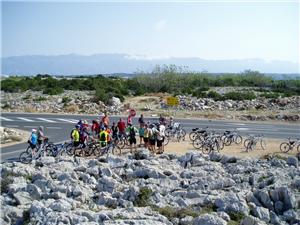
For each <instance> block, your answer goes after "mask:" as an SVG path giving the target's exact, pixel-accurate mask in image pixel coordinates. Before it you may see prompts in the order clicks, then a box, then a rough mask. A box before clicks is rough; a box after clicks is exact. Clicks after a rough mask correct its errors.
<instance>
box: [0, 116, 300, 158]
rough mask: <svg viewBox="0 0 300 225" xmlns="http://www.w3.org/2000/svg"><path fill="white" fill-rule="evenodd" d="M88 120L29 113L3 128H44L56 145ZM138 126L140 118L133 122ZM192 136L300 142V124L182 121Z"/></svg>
mask: <svg viewBox="0 0 300 225" xmlns="http://www.w3.org/2000/svg"><path fill="white" fill-rule="evenodd" d="M81 118H83V119H87V120H88V121H89V122H91V120H92V119H94V118H96V116H79V115H59V114H29V113H28V114H26V113H2V114H1V116H0V120H1V124H2V126H4V127H11V128H17V129H22V130H28V131H30V130H31V129H32V128H37V127H38V126H40V125H42V126H44V128H45V134H46V135H47V136H48V137H49V138H50V140H51V141H53V142H61V141H64V140H66V139H68V138H69V135H70V131H71V129H72V128H73V127H74V125H75V124H76V123H77V121H78V120H79V119H81ZM119 118H120V117H119V116H111V122H113V121H117V120H118V119H119ZM146 120H150V121H157V118H146ZM133 122H134V123H136V124H137V118H135V119H134V120H133ZM178 122H180V123H182V124H183V126H184V127H185V128H186V130H187V131H188V132H189V131H191V129H192V128H194V127H206V126H207V127H209V128H210V129H211V130H215V131H217V132H222V131H225V130H232V129H235V128H237V129H238V130H239V131H240V133H241V135H242V136H243V135H247V134H264V135H265V137H268V138H277V139H284V138H287V137H293V138H300V132H299V131H300V125H299V124H283V123H278V124H275V123H262V122H255V123H254V122H237V121H224V120H196V119H180V120H178ZM26 147H27V144H26V143H23V144H18V145H14V146H10V147H5V148H2V149H1V161H4V160H6V161H14V160H16V159H17V157H18V156H19V154H20V152H22V151H23V150H24V149H25V148H26Z"/></svg>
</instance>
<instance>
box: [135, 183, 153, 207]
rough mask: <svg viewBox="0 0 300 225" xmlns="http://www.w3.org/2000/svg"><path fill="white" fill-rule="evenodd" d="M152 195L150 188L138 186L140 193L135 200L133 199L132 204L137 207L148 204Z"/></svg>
mask: <svg viewBox="0 0 300 225" xmlns="http://www.w3.org/2000/svg"><path fill="white" fill-rule="evenodd" d="M151 195H152V190H151V189H149V188H147V187H142V188H140V193H139V194H138V196H137V198H136V200H135V201H134V205H136V206H138V207H145V206H149V205H150V203H149V200H150V197H151Z"/></svg>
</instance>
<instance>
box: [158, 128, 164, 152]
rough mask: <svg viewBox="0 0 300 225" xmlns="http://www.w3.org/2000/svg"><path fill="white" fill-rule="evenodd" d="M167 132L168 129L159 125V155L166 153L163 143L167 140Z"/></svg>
mask: <svg viewBox="0 0 300 225" xmlns="http://www.w3.org/2000/svg"><path fill="white" fill-rule="evenodd" d="M165 130H166V127H165V125H164V124H163V123H161V124H160V125H159V129H158V133H157V148H158V152H157V154H162V153H163V152H164V145H163V142H164V140H165Z"/></svg>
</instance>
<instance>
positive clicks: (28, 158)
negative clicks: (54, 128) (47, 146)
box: [19, 145, 45, 164]
mask: <svg viewBox="0 0 300 225" xmlns="http://www.w3.org/2000/svg"><path fill="white" fill-rule="evenodd" d="M29 148H30V149H28V148H27V149H26V150H25V151H24V152H21V154H20V156H19V161H20V162H22V163H25V164H28V163H30V162H32V160H36V159H39V158H40V157H42V156H44V153H45V151H44V148H38V149H37V148H36V149H35V151H34V152H35V153H34V155H33V154H32V153H33V150H32V149H31V147H30V145H29Z"/></svg>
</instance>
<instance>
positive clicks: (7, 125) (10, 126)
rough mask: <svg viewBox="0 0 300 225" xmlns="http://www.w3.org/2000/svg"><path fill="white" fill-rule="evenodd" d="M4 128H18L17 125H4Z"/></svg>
mask: <svg viewBox="0 0 300 225" xmlns="http://www.w3.org/2000/svg"><path fill="white" fill-rule="evenodd" d="M6 127H19V125H6Z"/></svg>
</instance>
